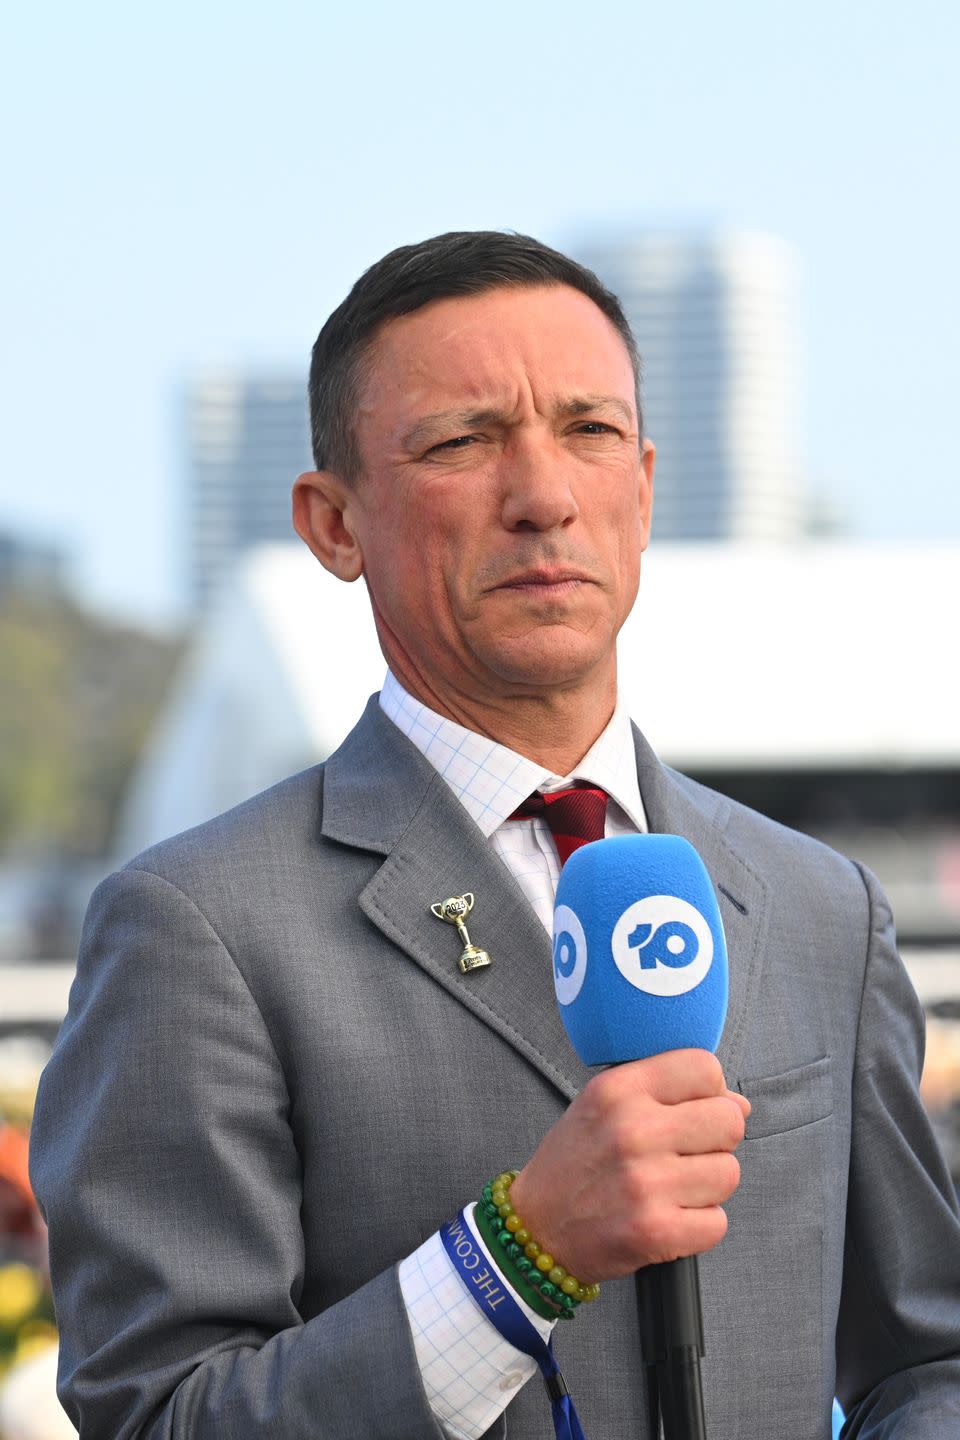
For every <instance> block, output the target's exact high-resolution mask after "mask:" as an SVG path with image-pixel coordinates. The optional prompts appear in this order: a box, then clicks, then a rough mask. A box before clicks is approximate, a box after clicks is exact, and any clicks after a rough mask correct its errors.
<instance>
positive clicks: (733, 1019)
mask: <svg viewBox="0 0 960 1440" xmlns="http://www.w3.org/2000/svg"><path fill="white" fill-rule="evenodd" d="M634 739H635V743H636V750H637V775H638V778H639V783H640V794H641V796H642V798H643V804H644V809H645V810H646V812H647V821H648V824H649V827H650V831H651V833H653V834H659V835H682V836H683V837H684V839H686V840H689V841H690V843H691V845H693V847H694V849H695V850H697V851H698V853H699V855H700V857H701V859H702V860H703V862H704V865H705V866H706V869H707V874H708V875H709V876H710V879H711V880H712V882H713V887H714V889H715V890H716V892H717V898H718V900H719V903H720V914H721V917H722V919H723V929H724V934H725V936H726V941H727V959H728V965H729V974H730V999H729V1003H728V1005H727V1019H726V1023H725V1025H724V1028H723V1035H722V1036H721V1039H720V1045H719V1047H718V1050H717V1054H718V1057H719V1059H720V1063H721V1064H722V1066H723V1069H724V1072H725V1074H726V1076H727V1080H728V1083H730V1084H732V1083H733V1081H734V1079H735V1078H737V1077H738V1076H740V1074H741V1065H742V1063H743V1046H744V1040H745V1036H746V1027H747V1022H748V1020H749V1017H750V1015H751V1014H752V1013H753V1012H754V1010H755V1000H756V996H757V991H758V988H759V985H760V980H761V971H762V966H763V943H762V942H763V937H764V934H765V930H766V917H767V902H768V893H767V887H766V884H765V883H764V881H763V880H762V879H761V877H760V876H759V875H758V873H757V871H756V870H755V869H754V868H753V866H752V865H751V864H750V863H749V862H748V861H747V860H746V859H745V858H744V857H743V856H742V855H740V854H739V853H738V852H737V851H736V850H735V849H734V848H733V846H732V845H731V843H730V842H729V841H728V839H727V837H726V827H727V820H728V818H729V815H730V802H729V801H728V800H727V799H726V798H725V797H724V796H722V795H718V794H717V793H716V792H715V791H712V790H706V789H705V788H704V787H703V786H701V785H697V784H696V783H695V782H694V781H692V780H689V779H687V777H686V776H684V775H679V774H678V773H677V772H676V771H673V770H670V769H668V768H667V767H666V766H665V765H662V764H661V763H660V761H659V760H658V759H657V757H656V756H655V755H654V753H653V751H652V750H651V749H650V746H649V745H648V744H647V742H646V740H644V738H643V736H642V735H641V734H640V732H639V731H638V730H634Z"/></svg>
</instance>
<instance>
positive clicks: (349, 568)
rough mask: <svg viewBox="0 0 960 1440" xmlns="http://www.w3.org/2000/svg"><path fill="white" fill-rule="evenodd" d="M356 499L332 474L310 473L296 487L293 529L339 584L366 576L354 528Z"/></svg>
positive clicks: (315, 471)
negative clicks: (340, 581)
mask: <svg viewBox="0 0 960 1440" xmlns="http://www.w3.org/2000/svg"><path fill="white" fill-rule="evenodd" d="M355 508H356V496H355V495H354V493H353V491H352V490H351V489H350V488H349V486H347V485H345V484H344V483H343V481H342V480H341V479H340V478H339V476H337V475H334V473H333V472H332V471H331V470H307V471H305V473H304V474H303V475H300V476H298V477H297V480H296V482H295V484H294V487H293V527H294V529H295V530H296V532H297V534H298V535H299V536H300V539H301V540H303V541H304V543H305V544H306V545H308V546H309V547H310V549H311V550H312V551H313V553H314V555H316V557H317V559H318V560H319V561H320V564H321V565H322V566H323V567H324V569H325V570H329V571H330V573H331V575H336V576H337V578H338V579H339V580H357V579H359V577H360V576H361V575H362V574H363V552H362V550H361V548H360V541H359V539H358V537H357V534H356V530H355V527H354V523H353V521H354V510H355Z"/></svg>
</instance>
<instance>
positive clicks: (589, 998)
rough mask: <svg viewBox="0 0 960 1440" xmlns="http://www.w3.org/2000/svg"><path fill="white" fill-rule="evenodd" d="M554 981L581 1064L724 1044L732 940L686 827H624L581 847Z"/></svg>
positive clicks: (571, 871)
mask: <svg viewBox="0 0 960 1440" xmlns="http://www.w3.org/2000/svg"><path fill="white" fill-rule="evenodd" d="M553 978H554V984H555V986H556V991H557V1001H558V1003H559V1005H560V1014H561V1016H562V1017H563V1023H564V1025H565V1026H566V1029H567V1034H568V1035H569V1036H570V1040H571V1042H572V1044H573V1048H574V1049H575V1050H576V1052H577V1054H578V1055H579V1056H580V1059H581V1060H582V1061H583V1062H584V1064H585V1065H608V1064H611V1063H613V1062H615V1061H621V1060H643V1059H645V1058H646V1057H647V1056H649V1055H659V1054H661V1053H662V1052H663V1051H664V1050H681V1049H686V1048H687V1047H696V1048H697V1049H701V1050H716V1048H717V1045H718V1043H719V1040H720V1034H721V1032H722V1030H723V1022H724V1019H725V1017H726V1013H727V947H726V941H725V939H724V934H723V924H722V922H721V919H720V911H719V909H718V906H717V897H716V895H715V894H714V890H713V886H712V884H711V883H710V877H709V875H708V874H707V871H706V867H705V866H704V863H703V861H702V860H701V859H700V856H699V855H698V854H697V852H696V850H695V849H694V848H693V846H692V845H691V844H690V842H689V841H688V840H684V839H682V838H681V837H680V836H679V835H622V836H619V837H618V838H616V839H611V840H596V841H594V843H593V844H591V845H583V846H581V847H580V849H579V850H575V851H574V853H573V854H572V855H571V856H570V858H569V860H568V861H567V863H566V864H565V865H564V867H563V869H562V870H561V872H560V882H559V884H558V885H557V899H556V907H555V909H554V918H553Z"/></svg>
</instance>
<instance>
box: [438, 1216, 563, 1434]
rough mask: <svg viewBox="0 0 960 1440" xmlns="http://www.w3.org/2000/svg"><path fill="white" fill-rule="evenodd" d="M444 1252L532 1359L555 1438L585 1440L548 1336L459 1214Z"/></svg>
mask: <svg viewBox="0 0 960 1440" xmlns="http://www.w3.org/2000/svg"><path fill="white" fill-rule="evenodd" d="M440 1239H441V1241H442V1242H443V1248H444V1250H446V1252H447V1254H448V1255H449V1256H450V1260H451V1263H452V1265H453V1268H454V1269H455V1270H456V1272H457V1274H458V1275H459V1277H460V1279H461V1281H462V1283H463V1287H464V1289H465V1290H466V1292H467V1294H468V1295H469V1296H470V1298H471V1300H472V1301H473V1302H474V1304H475V1305H476V1306H478V1308H479V1309H480V1310H482V1311H483V1313H484V1315H486V1317H487V1319H488V1320H489V1321H490V1323H491V1324H492V1325H493V1326H494V1327H495V1328H496V1329H497V1330H498V1331H499V1333H500V1334H501V1335H502V1336H503V1338H504V1340H507V1341H509V1343H510V1344H511V1345H512V1346H513V1347H514V1349H515V1350H522V1351H523V1353H524V1355H529V1356H530V1358H531V1360H536V1362H537V1364H538V1365H539V1367H540V1373H541V1374H542V1376H543V1383H544V1385H545V1386H546V1388H547V1394H548V1395H549V1397H550V1408H551V1410H552V1412H553V1428H554V1430H555V1431H556V1433H557V1440H586V1437H585V1436H584V1433H583V1430H582V1428H581V1425H580V1417H579V1416H578V1415H577V1412H576V1410H575V1408H574V1404H573V1400H572V1399H571V1398H570V1392H569V1390H568V1389H567V1387H566V1385H565V1383H564V1379H563V1376H562V1375H561V1373H560V1366H559V1365H558V1364H557V1361H556V1358H555V1356H554V1353H553V1337H552V1336H551V1338H550V1341H549V1343H547V1342H545V1341H544V1340H542V1339H541V1338H540V1336H539V1334H538V1333H537V1331H536V1329H535V1328H534V1327H533V1326H532V1325H531V1324H530V1321H529V1320H528V1319H527V1317H526V1315H524V1313H523V1311H522V1310H521V1309H520V1306H519V1305H518V1304H517V1302H516V1300H514V1298H513V1295H512V1294H511V1293H510V1287H509V1285H508V1284H507V1282H506V1280H505V1279H504V1278H503V1276H502V1275H501V1273H500V1271H499V1270H498V1269H497V1268H496V1267H495V1266H494V1265H492V1264H491V1263H490V1261H488V1260H487V1257H486V1256H485V1255H484V1254H483V1252H482V1251H481V1250H480V1248H479V1246H478V1245H477V1242H476V1240H474V1238H473V1232H472V1231H471V1229H470V1226H469V1225H468V1224H467V1221H466V1217H465V1215H464V1213H463V1211H462V1210H461V1211H460V1214H459V1215H458V1216H457V1218H456V1220H448V1221H447V1223H446V1225H444V1226H442V1228H441V1230H440Z"/></svg>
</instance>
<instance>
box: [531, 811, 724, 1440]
mask: <svg viewBox="0 0 960 1440" xmlns="http://www.w3.org/2000/svg"><path fill="white" fill-rule="evenodd" d="M553 978H554V984H555V986H556V991H557V1002H558V1004H559V1006H560V1014H561V1016H562V1018H563V1023H564V1025H565V1026H566V1030H567V1034H568V1035H569V1036H570V1040H571V1043H572V1044H573V1047H574V1049H575V1050H576V1052H577V1054H578V1055H579V1056H580V1059H581V1060H582V1061H583V1062H584V1064H585V1065H608V1064H613V1063H617V1062H621V1061H627V1060H642V1059H646V1058H648V1057H649V1056H651V1055H659V1054H661V1053H662V1052H663V1051H665V1050H681V1049H686V1048H688V1047H691V1048H697V1049H703V1050H716V1048H717V1045H718V1043H719V1041H720V1035H721V1033H722V1031H723V1022H724V1019H725V1018H726V1013H727V947H726V941H725V938H724V934H723V924H722V921H721V919H720V911H719V908H718V905H717V897H716V894H715V893H714V889H713V885H712V884H711V882H710V877H709V875H708V874H707V871H706V867H705V866H704V863H703V861H702V860H701V858H700V856H699V855H698V854H697V852H696V850H695V849H694V848H693V846H692V845H691V844H690V842H689V841H688V840H684V839H682V838H681V837H680V836H679V835H624V836H619V837H617V838H615V839H610V840H597V841H594V842H593V844H590V845H583V846H581V848H580V849H579V850H576V851H574V853H573V854H572V855H571V856H570V858H569V860H568V861H567V863H566V864H565V865H564V867H563V869H562V870H561V872H560V880H559V884H558V885H557V899H556V907H555V909H554V921H553ZM637 1296H638V1301H639V1310H640V1343H641V1352H642V1355H643V1360H644V1363H645V1364H646V1365H647V1367H648V1372H647V1373H648V1377H649V1392H650V1404H651V1428H652V1431H653V1433H654V1434H657V1433H658V1421H657V1417H658V1415H659V1416H660V1417H662V1420H663V1433H664V1437H665V1440H674V1437H676V1440H681V1437H682V1440H705V1437H706V1422H705V1419H704V1412H703V1394H702V1389H701V1384H700V1360H701V1358H702V1356H703V1353H704V1344H703V1317H702V1312H701V1305H700V1281H699V1274H698V1270H697V1257H696V1256H695V1255H690V1256H687V1257H685V1258H684V1259H681V1260H674V1261H670V1262H669V1263H667V1264H662V1265H648V1266H646V1267H645V1268H644V1269H643V1270H641V1271H639V1272H638V1274H637Z"/></svg>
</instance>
